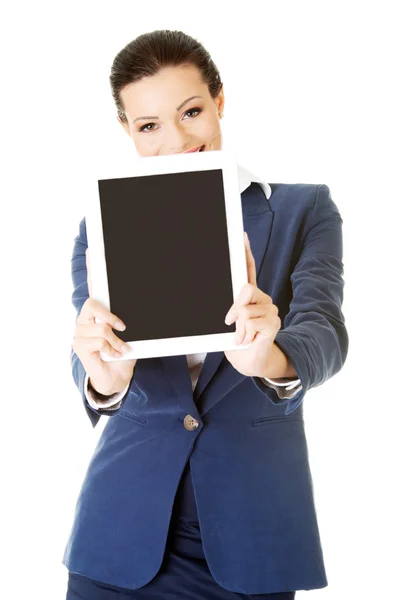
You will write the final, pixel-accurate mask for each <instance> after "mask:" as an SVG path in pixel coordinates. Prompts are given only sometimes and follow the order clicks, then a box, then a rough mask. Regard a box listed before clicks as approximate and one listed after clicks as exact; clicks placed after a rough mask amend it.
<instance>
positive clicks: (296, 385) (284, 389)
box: [260, 377, 303, 399]
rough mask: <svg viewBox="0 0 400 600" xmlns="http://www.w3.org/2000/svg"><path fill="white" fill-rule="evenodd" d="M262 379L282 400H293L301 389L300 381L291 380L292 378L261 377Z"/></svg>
mask: <svg viewBox="0 0 400 600" xmlns="http://www.w3.org/2000/svg"><path fill="white" fill-rule="evenodd" d="M260 379H261V380H262V381H263V383H265V385H267V386H268V387H270V388H273V389H274V390H275V391H276V393H277V394H278V397H279V398H280V399H283V398H293V397H294V396H295V395H296V394H297V393H298V392H299V391H300V390H301V389H302V387H303V386H302V385H301V381H300V379H291V378H290V377H281V378H280V379H276V380H273V379H268V377H260Z"/></svg>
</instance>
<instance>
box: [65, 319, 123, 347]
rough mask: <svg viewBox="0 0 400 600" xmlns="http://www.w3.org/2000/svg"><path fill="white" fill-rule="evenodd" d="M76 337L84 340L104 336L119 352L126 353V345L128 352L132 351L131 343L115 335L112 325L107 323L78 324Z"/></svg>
mask: <svg viewBox="0 0 400 600" xmlns="http://www.w3.org/2000/svg"><path fill="white" fill-rule="evenodd" d="M75 338H77V339H84V340H87V339H98V338H103V339H104V340H106V342H107V343H108V344H109V345H110V347H111V348H113V349H114V350H117V351H118V352H119V353H123V354H126V352H125V351H124V347H125V345H126V350H127V352H128V351H129V352H131V351H132V350H131V348H130V346H129V344H125V342H124V341H123V340H121V339H120V338H119V337H118V336H117V335H115V333H114V332H113V331H112V329H111V327H110V326H109V325H107V324H106V323H97V324H88V325H78V326H77V327H76V329H75Z"/></svg>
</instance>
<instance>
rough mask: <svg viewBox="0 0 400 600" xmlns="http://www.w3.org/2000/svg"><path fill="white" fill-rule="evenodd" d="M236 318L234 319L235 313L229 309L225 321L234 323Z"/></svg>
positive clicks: (228, 323) (230, 323)
mask: <svg viewBox="0 0 400 600" xmlns="http://www.w3.org/2000/svg"><path fill="white" fill-rule="evenodd" d="M234 320H235V319H234V316H233V313H231V311H229V312H228V313H227V315H226V317H225V323H226V324H227V325H232V323H233V321H234Z"/></svg>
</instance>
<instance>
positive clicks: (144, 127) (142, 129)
mask: <svg viewBox="0 0 400 600" xmlns="http://www.w3.org/2000/svg"><path fill="white" fill-rule="evenodd" d="M149 125H155V123H146V125H142V126H141V127H139V131H149V132H150V131H154V129H146V127H148V126H149Z"/></svg>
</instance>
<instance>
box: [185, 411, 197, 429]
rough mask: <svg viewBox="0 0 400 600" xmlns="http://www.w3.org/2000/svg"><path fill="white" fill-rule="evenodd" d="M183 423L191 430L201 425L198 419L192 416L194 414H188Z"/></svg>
mask: <svg viewBox="0 0 400 600" xmlns="http://www.w3.org/2000/svg"><path fill="white" fill-rule="evenodd" d="M183 424H184V426H185V427H186V429H188V430H189V431H193V429H197V427H198V426H199V422H198V420H197V419H195V418H194V417H192V415H186V417H185V418H184V419H183Z"/></svg>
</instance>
